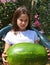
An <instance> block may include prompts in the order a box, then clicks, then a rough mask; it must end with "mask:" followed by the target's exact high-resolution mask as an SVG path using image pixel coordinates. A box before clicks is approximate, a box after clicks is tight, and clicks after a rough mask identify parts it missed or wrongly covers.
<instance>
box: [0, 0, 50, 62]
mask: <svg viewBox="0 0 50 65" xmlns="http://www.w3.org/2000/svg"><path fill="white" fill-rule="evenodd" d="M21 5H26V6H27V7H28V9H29V11H30V16H31V23H33V22H34V18H33V16H34V14H35V13H36V12H38V13H39V18H40V23H41V25H42V26H43V29H44V31H45V35H50V0H18V1H15V2H14V1H13V0H10V2H7V0H6V2H1V1H0V29H2V28H3V27H5V26H7V25H8V24H9V23H11V20H12V16H13V13H14V11H15V9H16V7H18V6H21ZM3 46H4V42H3V41H1V39H0V55H1V53H2V52H3V48H4V47H3ZM0 61H2V60H1V57H0Z"/></svg>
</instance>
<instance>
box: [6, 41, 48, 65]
mask: <svg viewBox="0 0 50 65" xmlns="http://www.w3.org/2000/svg"><path fill="white" fill-rule="evenodd" d="M6 54H7V58H6V60H7V61H8V64H9V65H45V64H46V62H47V58H48V56H47V51H46V49H45V48H44V47H43V46H41V45H40V44H35V43H34V44H33V43H31V42H23V43H19V44H15V45H12V46H11V47H10V48H9V49H8V50H7V52H6Z"/></svg>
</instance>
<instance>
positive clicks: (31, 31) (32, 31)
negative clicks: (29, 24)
mask: <svg viewBox="0 0 50 65" xmlns="http://www.w3.org/2000/svg"><path fill="white" fill-rule="evenodd" d="M28 32H30V33H34V34H35V33H36V32H35V31H34V30H28Z"/></svg>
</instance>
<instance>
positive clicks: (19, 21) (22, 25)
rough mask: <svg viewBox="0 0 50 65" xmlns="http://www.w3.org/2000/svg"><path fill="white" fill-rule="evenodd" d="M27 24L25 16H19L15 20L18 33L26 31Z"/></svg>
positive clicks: (27, 19) (26, 16)
mask: <svg viewBox="0 0 50 65" xmlns="http://www.w3.org/2000/svg"><path fill="white" fill-rule="evenodd" d="M28 23H29V18H28V15H27V14H21V15H20V17H19V18H18V19H17V25H18V27H19V30H20V31H24V30H26V27H27V26H28Z"/></svg>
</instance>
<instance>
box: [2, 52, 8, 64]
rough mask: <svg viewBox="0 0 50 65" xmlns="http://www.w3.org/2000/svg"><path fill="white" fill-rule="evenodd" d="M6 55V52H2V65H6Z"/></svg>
mask: <svg viewBox="0 0 50 65" xmlns="http://www.w3.org/2000/svg"><path fill="white" fill-rule="evenodd" d="M6 57H7V55H6V53H4V52H3V53H2V61H3V64H4V65H8V62H7V61H6Z"/></svg>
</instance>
